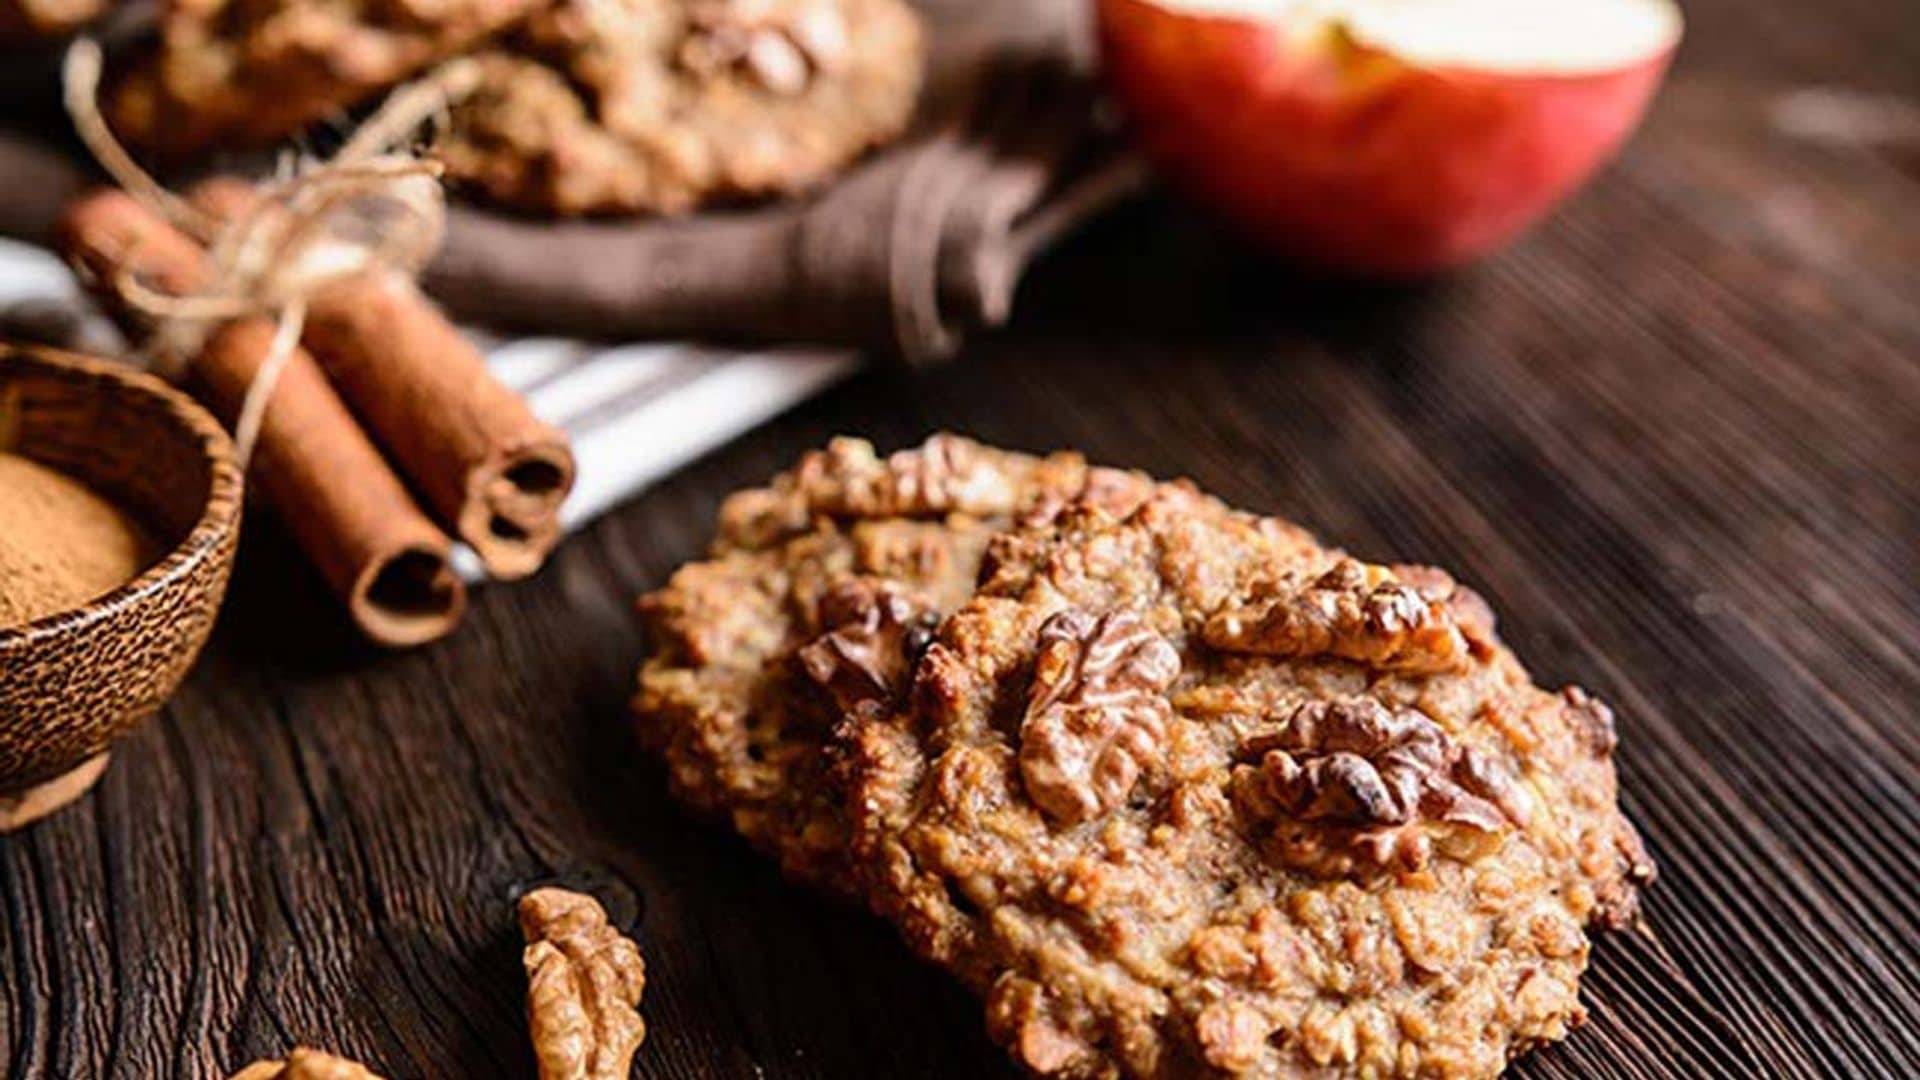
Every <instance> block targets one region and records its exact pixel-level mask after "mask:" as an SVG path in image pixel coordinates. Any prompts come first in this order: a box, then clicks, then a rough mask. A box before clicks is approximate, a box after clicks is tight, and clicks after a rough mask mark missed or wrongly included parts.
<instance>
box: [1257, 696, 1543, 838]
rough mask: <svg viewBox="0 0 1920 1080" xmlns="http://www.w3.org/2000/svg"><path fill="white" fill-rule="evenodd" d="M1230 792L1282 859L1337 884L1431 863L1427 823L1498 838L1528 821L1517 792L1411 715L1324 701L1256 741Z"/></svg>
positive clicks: (1496, 769)
mask: <svg viewBox="0 0 1920 1080" xmlns="http://www.w3.org/2000/svg"><path fill="white" fill-rule="evenodd" d="M1242 756H1243V757H1245V758H1247V759H1249V760H1250V763H1249V764H1242V765H1240V766H1237V767H1236V768H1235V770H1234V777H1233V789H1232V790H1233V794H1234V797H1235V799H1236V801H1238V803H1239V804H1240V806H1241V809H1242V811H1243V813H1244V814H1245V815H1246V816H1247V818H1248V819H1249V820H1250V821H1251V822H1253V823H1254V824H1255V825H1256V827H1259V828H1262V829H1267V830H1271V835H1272V839H1273V840H1274V842H1275V844H1274V846H1275V849H1276V850H1277V851H1278V852H1279V854H1280V855H1281V857H1282V859H1283V861H1285V862H1287V863H1289V864H1291V865H1295V866H1298V867H1300V868H1302V869H1308V870H1312V871H1315V872H1320V873H1325V874H1327V875H1329V876H1344V875H1345V874H1347V873H1349V872H1350V871H1352V870H1354V869H1382V868H1386V867H1388V866H1392V865H1399V866H1402V867H1404V868H1407V869H1417V868H1419V867H1420V866H1422V865H1425V863H1426V861H1427V859H1428V857H1429V855H1430V845H1429V842H1428V838H1427V835H1426V831H1425V830H1424V829H1423V828H1422V827H1421V826H1422V825H1423V824H1425V823H1437V824H1444V825H1454V826H1461V827H1463V828H1466V829H1470V830H1475V831H1478V832H1481V833H1495V832H1498V831H1499V830H1501V829H1503V828H1505V827H1506V826H1507V825H1508V824H1509V823H1510V822H1511V823H1514V824H1525V822H1526V819H1527V816H1528V804H1527V802H1526V799H1525V796H1524V794H1523V793H1522V791H1521V789H1520V787H1519V785H1518V784H1517V783H1516V782H1515V781H1514V780H1513V778H1512V777H1510V776H1508V775H1507V774H1506V772H1505V771H1504V770H1503V769H1502V768H1501V767H1500V766H1499V765H1498V763H1496V762H1495V761H1493V760H1492V759H1491V758H1488V757H1487V756H1485V755H1483V754H1480V753H1478V752H1476V751H1474V750H1473V749H1471V748H1469V747H1464V746H1461V745H1460V744H1458V743H1457V742H1455V741H1454V740H1453V738H1452V737H1451V736H1449V735H1448V734H1447V733H1446V731H1445V730H1444V729H1442V728H1441V727H1440V725H1438V724H1436V723H1434V722H1433V721H1432V720H1430V719H1428V718H1427V717H1426V716H1424V715H1423V714H1421V713H1420V712H1418V711H1416V710H1413V709H1388V708H1387V707H1386V706H1384V705H1382V704H1380V703H1379V702H1377V701H1375V700H1373V699H1371V698H1357V699H1347V700H1342V701H1332V702H1326V701H1316V702H1310V703H1308V704H1306V705H1302V706H1301V707H1299V708H1298V709H1296V710H1294V712H1293V714H1292V715H1291V716H1290V717H1289V718H1288V720H1287V723H1286V725H1285V726H1284V727H1282V728H1280V729H1279V730H1278V731H1274V732H1271V733H1268V734H1265V735H1261V736H1257V737H1255V738H1253V739H1251V740H1249V741H1248V743H1247V745H1246V747H1245V748H1244V750H1243V755H1242Z"/></svg>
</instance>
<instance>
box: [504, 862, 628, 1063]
mask: <svg viewBox="0 0 1920 1080" xmlns="http://www.w3.org/2000/svg"><path fill="white" fill-rule="evenodd" d="M520 929H521V932H522V933H523V934H525V936H526V939H527V948H526V952H525V953H524V954H523V956H522V961H523V963H525V965H526V968H527V1026H528V1029H529V1033H530V1034H531V1035H532V1037H533V1052H534V1057H535V1059H536V1060H537V1061H538V1062H539V1065H540V1080H625V1078H626V1076H627V1074H628V1072H629V1071H630V1070H631V1068H632V1065H633V1053H634V1051H635V1050H638V1049H639V1048H640V1040H641V1039H644V1038H645V1037H646V1034H647V1027H646V1024H645V1023H643V1022H642V1021H641V1019H640V1014H639V1012H638V1011H636V1010H637V1007H638V1006H639V1004H640V993H641V991H642V990H644V989H645V988H646V985H647V973H646V964H645V962H643V961H642V960H641V958H640V949H639V947H638V946H636V945H635V944H634V943H633V942H632V941H630V940H628V939H627V938H625V937H623V936H622V935H621V934H620V932H619V931H618V930H615V929H614V928H613V927H611V926H609V925H607V913H606V911H605V909H603V908H601V906H600V904H599V902H598V901H596V900H594V899H593V897H591V896H584V895H582V894H580V893H576V892H569V891H567V890H565V889H555V888H545V889H535V890H534V891H532V892H530V893H528V894H527V895H525V896H523V897H521V898H520Z"/></svg>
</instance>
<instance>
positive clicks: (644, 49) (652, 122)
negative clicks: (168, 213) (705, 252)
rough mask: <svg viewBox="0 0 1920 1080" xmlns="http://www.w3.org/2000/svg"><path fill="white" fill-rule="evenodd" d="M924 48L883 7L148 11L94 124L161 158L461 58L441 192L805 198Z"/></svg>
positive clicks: (676, 205) (735, 3)
mask: <svg viewBox="0 0 1920 1080" xmlns="http://www.w3.org/2000/svg"><path fill="white" fill-rule="evenodd" d="M6 2H8V0H0V4H4V3H6ZM11 2H12V3H14V4H15V5H18V4H20V3H22V2H23V0H11ZM34 2H37V3H39V4H40V5H41V6H42V7H50V6H51V5H52V2H53V0H34ZM4 10H5V9H4V8H0V15H4ZM0 26H4V19H3V18H0ZM923 46H924V42H923V32H922V29H921V25H920V21H919V19H918V17H917V16H916V14H915V13H914V12H913V11H912V9H911V8H909V7H908V6H907V5H906V4H905V3H904V2H903V0H391V2H386V0H382V2H374V0H246V2H241V0H166V3H165V5H164V10H163V13H162V15H161V18H160V23H159V29H158V32H157V34H156V38H155V41H154V42H153V44H152V46H151V48H150V49H149V50H148V51H147V52H146V53H144V54H143V55H141V56H139V57H137V58H136V59H135V60H134V61H133V62H132V63H131V64H130V65H128V66H127V67H126V68H125V69H124V70H122V71H120V72H118V73H117V74H116V77H115V79H114V81H113V85H112V86H111V87H110V88H109V92H108V94H107V101H106V112H107V116H108V119H109V122H110V124H111V126H112V127H113V129H114V131H115V133H116V134H117V135H118V136H119V137H120V138H121V139H122V140H123V141H125V142H126V143H128V144H129V145H131V146H133V147H134V148H136V149H137V150H139V151H140V152H141V153H142V154H143V155H144V156H146V157H148V158H149V159H152V160H158V161H161V162H170V163H181V162H187V161H192V160H196V159H199V158H203V157H205V156H207V155H209V154H211V153H214V152H216V151H220V150H224V149H230V148H236V147H247V146H259V145H267V144H271V143H274V142H277V141H280V140H282V139H286V138H288V137H291V136H295V135H298V134H299V133H300V132H302V131H303V130H305V129H307V128H308V127H310V126H311V125H313V124H315V123H319V122H323V121H334V120H337V119H338V118H340V117H342V116H343V115H345V114H346V112H347V110H351V109H353V108H355V107H357V106H360V105H363V104H365V103H367V102H369V101H371V100H373V99H375V98H377V97H378V96H380V95H381V94H383V93H385V92H386V91H388V90H391V89H393V88H394V87H396V86H398V85H400V84H402V83H404V82H406V81H407V80H409V79H413V78H416V77H418V76H420V75H422V74H424V73H425V72H427V71H428V70H429V69H431V68H432V67H434V66H435V65H437V64H440V63H442V62H444V61H448V60H451V59H453V58H455V57H460V56H470V57H472V58H473V59H474V61H475V63H476V64H477V65H478V66H479V68H480V75H481V80H480V81H481V88H480V90H479V92H477V93H475V94H474V95H472V96H470V97H468V98H466V99H465V100H463V101H460V102H458V103H456V105H455V106H454V108H453V109H452V111H451V115H450V116H449V118H448V122H447V132H446V136H445V139H444V140H443V143H442V145H441V146H440V147H439V148H438V151H439V153H438V156H439V157H440V158H441V159H442V161H443V162H444V164H445V166H446V168H447V173H448V176H449V178H450V179H451V180H452V181H453V182H455V183H456V184H458V185H460V186H462V187H464V188H465V189H466V190H468V191H470V192H472V193H475V194H477V195H480V196H482V197H485V198H488V199H491V200H492V201H495V202H497V203H501V204H504V205H507V206H511V207H513V208H515V209H518V210H522V211H527V212H531V213H537V214H553V215H578V214H613V213H637V212H651V213H676V212H681V211H686V210H690V209H693V208H695V207H698V206H701V205H705V204H708V203H713V202H723V201H730V200H737V199H744V198H754V197H761V196H772V195H781V194H786V193H790V192H794V191H798V190H801V189H804V188H807V187H811V186H813V185H815V184H817V183H819V182H820V181H822V180H824V179H826V178H827V177H829V176H831V175H833V174H834V173H836V172H838V171H840V170H841V169H842V168H844V167H845V166H846V165H847V164H848V163H849V162H851V161H852V160H854V159H855V158H856V157H858V156H859V155H860V154H861V153H862V152H864V151H866V150H867V149H869V148H871V147H874V146H877V145H879V144H881V143H884V142H886V141H888V140H890V139H892V138H894V137H895V136H897V135H899V134H900V133H901V131H902V130H903V129H904V128H905V127H906V124H907V121H908V119H909V118H910V117H911V115H912V113H913V107H914V102H915V99H916V96H917V94H918V91H919V87H920V82H921V76H922V70H923V67H924V57H923V53H924V47H923Z"/></svg>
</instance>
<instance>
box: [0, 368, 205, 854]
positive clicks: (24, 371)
mask: <svg viewBox="0 0 1920 1080" xmlns="http://www.w3.org/2000/svg"><path fill="white" fill-rule="evenodd" d="M0 449H4V450H8V451H11V452H13V453H15V454H20V455H23V456H25V457H29V458H32V459H34V460H36V461H38V462H40V463H41V464H43V465H47V466H49V467H51V468H54V469H57V470H59V471H61V472H63V473H66V474H67V475H69V476H72V477H74V478H76V479H79V480H82V481H85V482H86V483H87V484H88V485H90V486H92V487H93V489H94V490H95V491H98V492H99V493H100V494H102V495H104V496H105V497H107V498H108V499H109V500H111V501H112V502H114V503H115V504H116V505H118V506H119V507H120V508H121V509H122V510H124V511H125V512H127V513H128V514H129V515H130V516H132V517H133V518H135V519H136V520H138V521H139V522H140V523H141V524H142V525H144V526H146V528H147V530H148V531H149V533H150V534H151V535H152V537H153V538H154V539H155V540H156V541H157V549H158V550H160V551H163V552H165V553H166V554H164V555H163V556H161V558H160V559H159V561H157V562H155V563H154V564H153V565H151V566H149V567H147V568H146V569H145V570H144V571H142V572H141V573H140V574H139V576H137V577H135V578H134V579H133V580H132V581H129V582H127V583H126V584H124V585H122V586H120V587H119V588H117V589H115V590H113V591H112V592H110V593H107V594H106V595H105V596H101V597H99V598H97V599H95V600H92V601H90V602H88V603H86V604H83V605H81V606H80V607H77V608H74V609H72V610H70V611H64V612H60V613H58V614H54V615H49V616H47V617H46V618H43V619H36V620H34V621H33V622H29V623H25V624H21V625H17V626H14V627H11V628H5V629H0V831H7V830H12V829H17V828H19V827H20V826H22V825H25V824H27V823H28V822H31V821H34V820H36V819H38V818H40V817H43V816H45V815H46V814H48V813H51V812H52V811H54V810H57V809H59V808H60V807H61V806H64V805H66V804H67V803H69V802H72V801H73V800H74V799H77V798H79V797H80V796H81V795H82V794H84V793H85V792H86V791H87V789H88V788H90V787H92V786H93V783H94V781H95V780H98V779H99V777H100V773H101V771H102V770H103V769H105V767H106V762H107V749H108V747H109V746H110V745H112V743H113V740H114V739H116V738H118V737H119V736H120V735H121V734H122V733H124V732H126V731H127V730H128V729H130V728H132V727H133V726H134V725H136V724H139V723H140V722H141V721H143V720H145V719H146V718H147V717H149V716H151V715H152V714H153V713H154V712H155V711H156V710H158V709H159V707H160V706H161V704H163V703H164V702H165V701H166V700H167V698H168V697H170V696H171V695H172V694H173V691H174V689H175V688H176V687H178V686H179V684H180V679H181V677H182V676H184V675H185V674H186V672H187V669H188V668H189V667H191V666H192V664H193V661H194V658H195V657H197V656H198V655H199V653H200V647H201V646H202V645H203V644H205V643H206V640H207V632H208V631H209V630H210V629H211V628H212V626H213V619H214V615H215V614H216V613H217V612H218V611H219V609H220V601H221V598H222V597H224V596H225V595H226V591H227V574H228V572H229V571H230V570H232V568H233V554H234V548H235V546H236V545H237V543H238V541H239V537H240V502H241V491H242V486H243V485H242V474H241V470H240V466H239V464H238V463H237V462H236V461H235V460H234V456H233V443H232V441H231V440H229V439H228V438H227V434H226V432H225V431H224V430H223V429H222V428H221V427H220V424H219V422H217V421H216V420H214V418H213V417H212V416H210V415H209V414H208V413H207V412H206V410H204V409H202V408H201V407H200V406H198V405H196V404H194V402H193V401H192V400H191V399H189V398H188V397H187V396H186V395H184V394H182V393H180V392H179V391H177V390H175V389H173V388H172V387H170V386H168V385H167V384H166V383H164V382H161V381H160V380H158V379H155V378H153V377H151V376H149V375H145V374H142V373H140V372H137V371H134V370H132V369H130V368H127V367H125V366H122V365H118V364H112V363H108V362H106V361H102V360H95V359H91V358H88V357H83V356H76V355H73V354H70V353H57V352H52V351H48V350H29V349H25V348H19V347H15V346H10V345H4V344H0Z"/></svg>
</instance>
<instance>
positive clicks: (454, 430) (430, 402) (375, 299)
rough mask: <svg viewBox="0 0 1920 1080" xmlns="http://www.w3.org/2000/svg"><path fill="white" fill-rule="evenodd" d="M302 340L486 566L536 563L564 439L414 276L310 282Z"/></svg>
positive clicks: (564, 470) (553, 514) (512, 572)
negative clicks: (319, 285)
mask: <svg viewBox="0 0 1920 1080" xmlns="http://www.w3.org/2000/svg"><path fill="white" fill-rule="evenodd" d="M301 340H302V341H303V342H304V343H305V344H306V345H307V347H308V348H309V349H311V350H312V351H313V354H314V355H315V356H316V357H318V358H319V360H320V362H321V365H322V366H323V367H325V368H326V372H327V375H328V377H329V378H331V379H332V380H333V383H334V385H335V386H337V387H338V388H339V389H340V393H341V396H343V397H344V398H346V400H347V401H348V403H349V404H351V405H352V407H353V410H354V412H355V413H356V414H358V415H359V416H360V418H361V420H362V421H363V422H365V423H366V425H367V427H368V429H370V430H371V431H372V432H373V434H374V437H375V438H377V439H379V440H380V443H381V445H382V446H384V447H386V449H387V453H388V454H390V455H391V456H392V457H393V460H394V462H395V463H396V464H397V465H398V466H399V468H400V471H401V472H403V473H405V474H406V476H407V478H408V479H409V480H411V481H412V482H413V485H414V488H415V490H417V491H419V492H420V496H421V498H422V499H423V500H424V501H425V502H426V504H427V507H428V508H429V509H430V510H432V511H433V513H434V516H435V517H437V518H438V519H439V520H440V521H442V522H443V523H446V524H447V525H449V526H450V527H451V528H452V529H453V532H454V535H456V536H458V537H459V538H460V539H461V540H464V541H466V543H467V544H468V545H469V546H471V547H472V548H473V550H474V551H475V552H476V553H477V554H478V555H479V556H480V561H481V563H482V564H484V565H485V566H486V568H487V572H488V573H489V574H491V575H492V576H494V577H496V578H518V577H525V576H526V575H528V574H531V573H533V572H534V571H535V570H538V569H539V568H540V565H541V564H542V563H543V562H545V561H546V558H547V555H548V553H549V552H551V551H552V550H553V547H554V545H555V544H557V543H559V541H560V504H561V502H562V500H564V499H565V498H566V496H567V492H569V491H571V490H572V489H573V478H574V461H573V450H572V448H571V447H570V446H569V445H568V444H567V437H566V435H565V434H563V433H562V432H560V431H559V430H558V429H557V428H554V427H552V426H551V425H549V424H546V423H543V422H542V421H540V420H539V419H537V418H536V417H535V416H534V415H533V412H532V411H531V410H530V409H528V408H527V403H526V401H525V400H524V399H522V398H521V397H520V395H519V394H516V393H514V392H513V391H512V390H510V389H508V388H507V387H506V386H505V385H504V384H502V383H501V382H500V381H499V380H498V379H496V378H494V376H493V374H492V372H491V371H490V370H488V368H487V366H486V361H485V359H484V358H483V357H482V356H481V355H480V352H479V350H477V349H475V348H474V347H473V345H472V344H471V343H469V342H468V341H467V339H466V338H465V337H463V336H462V335H461V334H460V332H459V331H458V330H457V329H455V328H454V326H453V324H452V323H450V322H448V321H447V319H446V317H445V316H444V315H442V314H440V309H439V308H437V307H435V306H434V305H433V304H432V303H431V302H430V301H428V300H427V298H426V297H425V296H423V295H421V293H420V291H419V290H418V289H417V288H415V286H414V284H413V282H411V281H409V280H407V279H406V278H404V277H401V276H399V275H397V274H390V273H380V272H373V273H368V274H363V275H360V276H359V277H356V278H351V279H348V280H345V281H341V282H339V283H336V284H333V285H330V286H327V287H326V288H323V289H321V290H320V291H319V292H317V293H315V294H314V296H313V299H312V300H311V301H310V302H309V305H308V308H307V326H306V333H305V334H304V335H303V337H302V339H301Z"/></svg>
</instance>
